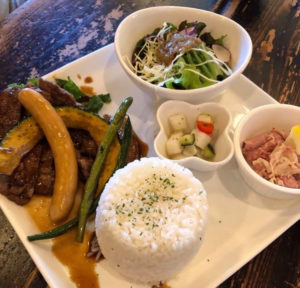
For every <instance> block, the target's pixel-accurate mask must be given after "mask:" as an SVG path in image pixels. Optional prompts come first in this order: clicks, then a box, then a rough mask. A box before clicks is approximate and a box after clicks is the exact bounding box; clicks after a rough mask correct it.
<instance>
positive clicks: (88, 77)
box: [84, 76, 93, 84]
mask: <svg viewBox="0 0 300 288" xmlns="http://www.w3.org/2000/svg"><path fill="white" fill-rule="evenodd" d="M92 82H93V78H92V77H91V76H87V77H85V78H84V83H87V84H88V83H92Z"/></svg>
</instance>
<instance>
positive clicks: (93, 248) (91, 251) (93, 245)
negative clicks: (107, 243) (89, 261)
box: [86, 232, 104, 261]
mask: <svg viewBox="0 0 300 288" xmlns="http://www.w3.org/2000/svg"><path fill="white" fill-rule="evenodd" d="M86 257H95V258H96V261H99V260H101V259H104V256H103V254H102V252H101V249H100V247H99V244H98V240H97V236H96V233H95V232H93V233H92V235H91V238H90V241H89V248H88V252H87V253H86Z"/></svg>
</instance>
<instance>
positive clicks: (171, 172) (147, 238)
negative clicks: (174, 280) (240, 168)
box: [95, 157, 208, 284]
mask: <svg viewBox="0 0 300 288" xmlns="http://www.w3.org/2000/svg"><path fill="white" fill-rule="evenodd" d="M207 209H208V208H207V198H206V192H205V190H204V188H203V186H202V184H201V182H200V181H199V180H198V179H196V178H195V177H193V174H192V172H191V171H190V170H188V169H186V168H184V167H182V166H180V165H178V164H176V163H173V162H171V161H169V160H161V159H159V158H155V157H153V158H142V159H141V160H136V161H134V162H132V163H130V164H128V165H127V166H126V167H124V168H123V169H120V170H118V171H116V173H115V174H114V175H113V176H112V177H111V178H110V180H109V182H108V183H107V184H106V186H105V189H104V191H103V193H102V195H101V199H100V201H99V205H98V208H97V212H96V227H95V228H96V234H97V238H98V242H99V245H100V249H101V251H102V253H103V255H104V257H105V258H106V259H107V261H108V262H109V264H110V265H111V266H113V267H115V269H116V270H117V271H118V272H119V273H120V274H122V275H123V276H124V277H126V278H127V279H129V280H131V281H134V282H142V283H153V284H154V283H157V282H159V281H165V280H167V279H169V278H170V277H172V276H173V275H174V274H176V273H177V272H179V271H180V270H181V269H182V268H183V267H184V266H185V265H186V264H187V263H188V262H189V261H190V260H191V259H192V258H193V256H194V255H195V254H196V253H197V251H198V249H199V247H200V244H201V243H202V235H203V229H204V226H205V224H206V218H207Z"/></svg>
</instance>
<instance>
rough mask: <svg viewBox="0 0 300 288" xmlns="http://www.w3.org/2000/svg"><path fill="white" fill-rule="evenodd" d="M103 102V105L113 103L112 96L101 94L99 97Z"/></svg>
mask: <svg viewBox="0 0 300 288" xmlns="http://www.w3.org/2000/svg"><path fill="white" fill-rule="evenodd" d="M98 96H99V97H100V98H101V100H102V101H103V103H110V102H111V98H110V94H109V93H107V94H100V95H98Z"/></svg>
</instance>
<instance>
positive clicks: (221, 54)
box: [212, 44, 231, 63]
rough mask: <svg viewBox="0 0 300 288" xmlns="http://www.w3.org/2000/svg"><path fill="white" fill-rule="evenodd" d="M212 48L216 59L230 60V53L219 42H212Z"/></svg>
mask: <svg viewBox="0 0 300 288" xmlns="http://www.w3.org/2000/svg"><path fill="white" fill-rule="evenodd" d="M212 49H213V51H214V53H215V55H216V57H217V58H218V59H220V60H222V61H224V62H227V63H228V62H230V59H231V53H230V51H229V50H228V49H227V48H225V47H224V46H222V45H219V44H213V45H212Z"/></svg>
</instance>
